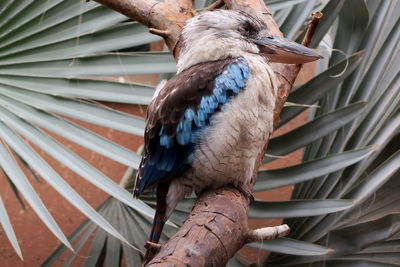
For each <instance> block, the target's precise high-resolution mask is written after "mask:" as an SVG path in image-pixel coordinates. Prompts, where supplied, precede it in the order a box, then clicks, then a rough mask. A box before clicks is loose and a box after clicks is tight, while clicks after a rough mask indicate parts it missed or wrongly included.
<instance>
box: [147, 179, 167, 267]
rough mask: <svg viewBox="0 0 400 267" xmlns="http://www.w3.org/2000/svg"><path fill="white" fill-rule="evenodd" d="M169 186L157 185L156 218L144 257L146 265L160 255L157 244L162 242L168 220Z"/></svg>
mask: <svg viewBox="0 0 400 267" xmlns="http://www.w3.org/2000/svg"><path fill="white" fill-rule="evenodd" d="M168 188H169V182H168V184H165V183H162V184H158V185H157V207H156V214H155V216H154V221H153V227H152V228H151V233H150V238H149V241H148V242H147V244H146V248H147V251H146V254H145V256H144V259H145V263H148V262H149V261H151V260H152V259H153V257H154V256H155V255H156V254H157V253H158V248H157V246H156V244H157V243H158V241H159V240H160V237H161V234H162V230H163V228H164V224H165V222H166V220H167V218H166V210H167V204H166V197H167V193H168Z"/></svg>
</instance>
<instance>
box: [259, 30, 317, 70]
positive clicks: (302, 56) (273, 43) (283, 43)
mask: <svg viewBox="0 0 400 267" xmlns="http://www.w3.org/2000/svg"><path fill="white" fill-rule="evenodd" d="M253 42H254V43H255V44H256V45H257V46H258V47H259V49H260V53H261V54H262V55H263V56H265V57H266V58H268V59H269V61H271V62H280V63H286V64H303V63H307V62H311V61H314V60H317V59H320V58H322V56H321V55H320V54H318V53H317V52H315V51H313V50H311V49H309V48H307V47H305V46H303V45H301V44H298V43H296V42H293V41H290V40H288V39H286V38H283V37H278V36H275V35H269V36H268V37H263V38H258V39H253Z"/></svg>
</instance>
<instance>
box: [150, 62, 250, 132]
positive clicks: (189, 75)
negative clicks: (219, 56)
mask: <svg viewBox="0 0 400 267" xmlns="http://www.w3.org/2000/svg"><path fill="white" fill-rule="evenodd" d="M235 63H236V64H242V65H245V67H246V68H248V66H247V62H245V60H244V58H241V57H240V58H227V59H223V60H216V61H210V62H203V63H199V64H196V65H194V66H192V67H190V68H188V69H186V70H184V71H182V72H180V73H178V74H177V75H175V76H174V77H173V78H171V79H170V80H169V81H168V82H167V83H166V84H165V85H164V87H163V88H162V89H161V90H160V91H159V93H158V95H157V96H156V97H154V98H153V100H152V102H151V103H150V105H149V106H148V109H147V122H146V132H145V135H147V136H148V138H149V139H151V138H153V137H156V135H157V134H158V131H159V126H160V125H162V126H163V128H164V131H165V133H166V134H167V135H173V134H174V131H175V129H176V127H177V125H178V123H179V121H180V120H181V118H182V117H183V115H184V113H185V111H186V110H187V109H196V108H197V107H198V105H199V104H200V103H201V100H202V98H203V97H204V96H209V95H212V92H213V90H214V89H215V87H216V78H217V77H218V76H220V79H219V80H220V82H225V83H229V81H228V80H232V79H234V77H232V76H240V74H236V73H231V74H230V76H229V75H226V77H223V76H222V75H221V74H222V72H223V71H224V70H225V69H226V68H227V67H229V66H230V65H232V64H235ZM241 67H242V68H243V66H239V67H237V68H236V69H234V71H236V72H238V71H240V70H239V69H240V68H241ZM221 76H222V77H221ZM236 80H240V79H239V78H237V79H236Z"/></svg>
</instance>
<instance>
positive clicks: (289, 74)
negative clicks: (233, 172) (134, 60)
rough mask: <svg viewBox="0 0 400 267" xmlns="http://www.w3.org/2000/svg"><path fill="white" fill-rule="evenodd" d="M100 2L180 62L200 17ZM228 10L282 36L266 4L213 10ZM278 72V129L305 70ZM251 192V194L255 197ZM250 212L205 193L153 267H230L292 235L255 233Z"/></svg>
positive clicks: (228, 198) (183, 10)
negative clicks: (252, 247) (186, 33)
mask: <svg viewBox="0 0 400 267" xmlns="http://www.w3.org/2000/svg"><path fill="white" fill-rule="evenodd" d="M96 1H97V2H99V3H101V4H104V5H106V6H108V7H110V8H112V9H115V10H117V11H119V12H121V13H122V14H124V15H126V16H128V17H130V18H132V19H133V20H136V21H138V22H140V23H142V24H144V25H146V26H147V27H149V31H150V32H152V33H154V34H158V35H160V36H162V37H163V38H164V40H165V42H166V44H167V45H168V47H169V49H170V51H171V52H173V54H174V57H175V59H178V57H179V50H180V43H179V36H180V32H181V30H182V27H183V26H184V24H185V21H186V20H187V19H189V18H191V17H192V16H194V15H195V13H196V11H195V10H194V0H165V1H164V2H157V1H154V0H96ZM223 4H225V5H226V7H227V8H228V9H236V10H238V9H246V10H247V11H250V12H255V14H256V15H257V16H259V17H260V18H261V19H263V20H264V21H265V22H266V24H267V26H268V28H269V30H270V31H271V32H273V33H274V34H276V35H280V36H281V35H282V33H281V32H280V30H279V28H278V26H277V25H276V23H275V21H274V19H273V17H272V15H271V13H270V12H269V10H268V9H267V7H266V6H265V4H264V2H263V0H221V1H217V3H216V4H213V5H212V6H210V7H209V8H208V10H212V9H215V8H219V7H221V6H222V5H223ZM320 17H321V14H320V13H317V14H314V16H313V19H312V21H311V23H310V24H309V27H308V30H307V33H306V34H305V38H304V40H303V45H308V44H309V42H310V39H311V37H312V35H313V32H314V31H315V28H316V25H317V24H318V20H319V18H320ZM272 67H273V69H274V71H275V73H276V79H277V85H278V95H277V99H276V108H275V110H274V123H277V122H278V121H279V114H280V112H281V110H282V108H283V105H284V103H285V101H286V99H287V97H288V94H289V92H290V90H291V88H292V85H293V83H294V80H295V79H296V77H297V75H298V73H299V71H300V68H301V66H300V65H288V64H279V63H274V64H272ZM266 147H267V144H265V146H264V148H262V149H260V152H259V156H258V159H259V160H258V164H257V166H256V167H255V169H254V171H253V176H254V177H256V175H257V172H258V168H259V166H260V164H261V160H262V158H263V157H264V153H265V149H266ZM253 180H254V181H255V179H253ZM252 186H253V185H251V187H252ZM251 189H252V188H249V191H251ZM248 210H249V203H248V199H247V198H246V197H245V196H244V195H243V194H242V193H241V192H240V191H239V190H237V189H236V188H233V187H224V188H220V189H218V190H216V191H209V192H205V193H203V194H202V195H201V196H200V197H199V198H198V200H197V201H196V203H195V206H194V208H193V210H192V212H191V213H190V215H189V218H188V219H187V220H186V221H185V223H184V224H183V226H182V227H181V229H180V230H179V231H178V232H177V233H176V234H175V235H174V236H173V237H172V238H171V239H170V240H169V241H168V242H167V243H166V244H164V245H162V246H161V247H160V246H155V247H156V248H159V249H160V251H159V253H158V254H157V255H156V256H155V257H154V259H153V260H152V261H151V262H149V263H148V264H147V266H224V265H225V264H226V263H227V262H228V260H229V259H230V258H231V257H232V256H233V255H234V254H235V253H236V252H237V251H238V250H239V249H240V248H241V247H242V246H243V245H244V244H246V243H250V242H255V241H261V240H266V239H273V238H277V237H280V236H284V235H286V234H288V232H289V227H288V226H287V225H281V226H277V227H267V228H262V229H258V230H250V229H249V228H248V227H247V214H248ZM149 246H151V244H149Z"/></svg>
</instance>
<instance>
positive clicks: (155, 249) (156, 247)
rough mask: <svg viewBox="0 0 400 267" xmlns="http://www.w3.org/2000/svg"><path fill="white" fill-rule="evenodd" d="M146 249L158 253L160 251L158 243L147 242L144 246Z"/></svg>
mask: <svg viewBox="0 0 400 267" xmlns="http://www.w3.org/2000/svg"><path fill="white" fill-rule="evenodd" d="M144 247H145V248H146V249H151V250H152V251H153V252H155V253H158V252H159V251H160V249H161V245H160V244H158V243H153V242H150V241H147V242H146V244H145V245H144Z"/></svg>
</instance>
